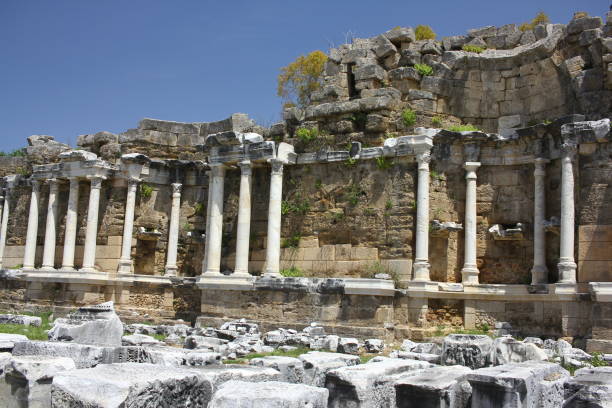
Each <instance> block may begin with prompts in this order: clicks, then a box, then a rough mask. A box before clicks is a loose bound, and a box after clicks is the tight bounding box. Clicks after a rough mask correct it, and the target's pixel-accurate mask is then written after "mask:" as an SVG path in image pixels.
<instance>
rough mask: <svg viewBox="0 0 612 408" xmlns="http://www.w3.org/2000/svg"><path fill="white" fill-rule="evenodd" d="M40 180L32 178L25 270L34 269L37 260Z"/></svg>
mask: <svg viewBox="0 0 612 408" xmlns="http://www.w3.org/2000/svg"><path fill="white" fill-rule="evenodd" d="M39 195H40V180H32V197H31V198H30V213H29V215H28V232H27V234H26V243H25V250H24V255H23V270H24V271H33V270H34V262H35V261H36V241H37V236H38V206H39V200H40V197H39Z"/></svg>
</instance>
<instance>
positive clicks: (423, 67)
mask: <svg viewBox="0 0 612 408" xmlns="http://www.w3.org/2000/svg"><path fill="white" fill-rule="evenodd" d="M414 69H416V70H417V72H418V73H419V74H421V75H423V76H430V75H433V68H432V67H430V66H429V65H427V64H414Z"/></svg>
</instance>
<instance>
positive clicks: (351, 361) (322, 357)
mask: <svg viewBox="0 0 612 408" xmlns="http://www.w3.org/2000/svg"><path fill="white" fill-rule="evenodd" d="M299 358H300V360H302V363H303V364H304V384H307V385H313V386H316V387H322V386H324V385H325V375H326V374H327V372H328V371H331V370H334V369H337V368H340V367H346V366H354V365H357V364H359V363H360V360H359V357H358V356H352V355H349V354H341V353H327V352H322V351H311V352H309V353H306V354H302V355H301V356H300V357H299Z"/></svg>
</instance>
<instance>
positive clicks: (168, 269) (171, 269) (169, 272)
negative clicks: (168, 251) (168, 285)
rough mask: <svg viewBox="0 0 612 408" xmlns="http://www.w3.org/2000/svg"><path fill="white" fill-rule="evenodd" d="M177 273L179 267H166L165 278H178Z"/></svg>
mask: <svg viewBox="0 0 612 408" xmlns="http://www.w3.org/2000/svg"><path fill="white" fill-rule="evenodd" d="M177 272H178V267H177V266H176V265H174V266H166V269H165V274H164V276H176V274H177Z"/></svg>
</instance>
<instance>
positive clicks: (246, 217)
mask: <svg viewBox="0 0 612 408" xmlns="http://www.w3.org/2000/svg"><path fill="white" fill-rule="evenodd" d="M238 166H240V199H239V201H238V230H237V232H236V266H235V268H234V275H240V276H250V275H249V243H250V238H251V181H252V179H251V174H252V169H251V162H250V161H248V160H246V161H242V162H240V163H238Z"/></svg>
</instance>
